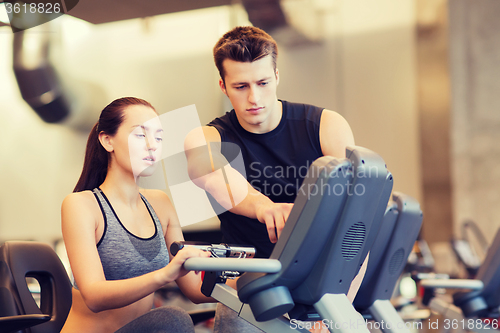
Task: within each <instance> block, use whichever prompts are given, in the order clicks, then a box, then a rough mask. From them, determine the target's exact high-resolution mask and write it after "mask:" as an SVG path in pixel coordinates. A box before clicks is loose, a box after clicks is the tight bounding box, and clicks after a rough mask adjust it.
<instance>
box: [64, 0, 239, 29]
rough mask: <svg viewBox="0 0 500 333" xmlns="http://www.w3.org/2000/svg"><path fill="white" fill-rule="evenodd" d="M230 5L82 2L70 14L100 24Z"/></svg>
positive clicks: (209, 1) (200, 0)
mask: <svg viewBox="0 0 500 333" xmlns="http://www.w3.org/2000/svg"><path fill="white" fill-rule="evenodd" d="M229 4H231V0H146V1H145V0H80V1H79V2H78V4H77V5H76V6H75V7H74V8H73V9H72V10H71V11H69V13H68V14H69V15H71V16H74V17H77V18H80V19H82V20H85V21H87V22H90V23H94V24H99V23H106V22H114V21H121V20H127V19H132V18H138V17H147V16H154V15H160V14H167V13H174V12H181V11H186V10H193V9H199V8H207V7H215V6H223V5H229Z"/></svg>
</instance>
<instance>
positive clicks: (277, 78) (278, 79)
mask: <svg viewBox="0 0 500 333" xmlns="http://www.w3.org/2000/svg"><path fill="white" fill-rule="evenodd" d="M279 83H280V73H279V71H278V68H276V85H278V84H279Z"/></svg>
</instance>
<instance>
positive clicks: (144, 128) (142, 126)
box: [132, 125, 163, 133]
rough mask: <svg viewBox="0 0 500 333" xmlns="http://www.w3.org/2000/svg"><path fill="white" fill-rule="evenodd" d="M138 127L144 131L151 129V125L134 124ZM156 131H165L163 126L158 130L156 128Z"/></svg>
mask: <svg viewBox="0 0 500 333" xmlns="http://www.w3.org/2000/svg"><path fill="white" fill-rule="evenodd" d="M136 127H140V128H142V130H143V131H148V130H149V127H147V126H144V125H134V126H132V128H136ZM156 132H157V133H158V132H163V128H159V129H157V130H156Z"/></svg>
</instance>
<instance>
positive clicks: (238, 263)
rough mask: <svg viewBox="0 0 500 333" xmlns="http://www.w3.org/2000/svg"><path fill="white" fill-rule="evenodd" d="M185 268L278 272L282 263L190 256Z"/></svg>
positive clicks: (265, 260)
mask: <svg viewBox="0 0 500 333" xmlns="http://www.w3.org/2000/svg"><path fill="white" fill-rule="evenodd" d="M184 268H186V269H187V270H190V271H211V272H217V271H240V272H256V273H277V272H279V271H280V270H281V263H280V261H279V260H276V259H237V258H189V259H187V260H186V261H185V262H184Z"/></svg>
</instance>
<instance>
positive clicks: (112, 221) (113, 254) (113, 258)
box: [93, 188, 169, 280]
mask: <svg viewBox="0 0 500 333" xmlns="http://www.w3.org/2000/svg"><path fill="white" fill-rule="evenodd" d="M93 192H94V195H95V197H96V198H97V201H98V203H99V206H100V207H101V210H102V214H103V217H104V232H103V235H102V237H101V239H100V240H99V242H98V243H97V251H98V252H99V256H100V258H101V262H102V268H103V269H104V275H105V276H106V280H122V279H128V278H132V277H136V276H140V275H143V274H146V273H149V272H152V271H155V270H157V269H160V268H162V267H165V266H166V265H167V264H168V262H169V255H168V250H167V245H166V244H165V238H164V237H163V229H162V227H161V223H160V220H159V219H158V217H157V216H156V213H155V211H154V209H153V207H151V205H150V204H149V202H148V201H147V200H146V198H145V197H144V196H143V195H142V194H141V198H142V201H143V202H144V204H145V205H146V207H147V209H148V211H149V214H150V215H151V220H152V222H153V223H154V225H155V233H154V235H153V236H151V237H149V238H141V237H138V236H136V235H134V234H132V233H131V232H130V231H128V230H127V229H126V228H125V226H124V225H123V224H122V223H121V222H120V219H119V218H118V216H117V215H116V213H115V211H114V209H113V207H112V206H111V204H110V203H109V200H108V198H106V195H105V194H104V192H102V191H101V189H100V188H95V189H94V190H93Z"/></svg>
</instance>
